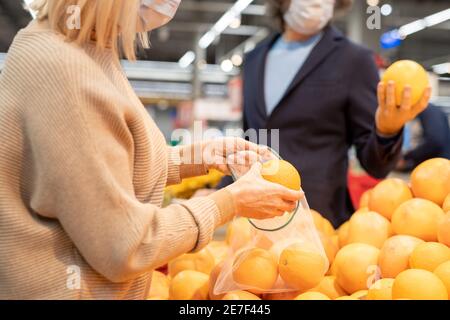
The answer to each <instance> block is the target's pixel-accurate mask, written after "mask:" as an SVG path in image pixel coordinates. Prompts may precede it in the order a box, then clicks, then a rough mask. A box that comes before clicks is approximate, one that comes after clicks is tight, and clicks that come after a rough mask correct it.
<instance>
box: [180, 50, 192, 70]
mask: <svg viewBox="0 0 450 320" xmlns="http://www.w3.org/2000/svg"><path fill="white" fill-rule="evenodd" d="M194 61H195V53H194V51H188V52H186V53H185V55H184V56H183V57H181V59H180V60H179V61H178V65H179V66H180V67H181V68H187V67H189V66H190V65H191V63H192V62H194Z"/></svg>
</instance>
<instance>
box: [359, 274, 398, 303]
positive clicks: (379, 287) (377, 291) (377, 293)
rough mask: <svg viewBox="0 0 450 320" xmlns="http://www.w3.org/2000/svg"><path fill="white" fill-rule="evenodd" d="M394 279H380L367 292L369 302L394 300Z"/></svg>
mask: <svg viewBox="0 0 450 320" xmlns="http://www.w3.org/2000/svg"><path fill="white" fill-rule="evenodd" d="M393 285H394V279H389V278H385V279H380V280H378V281H377V282H375V283H374V284H373V285H372V286H371V287H370V289H369V291H368V292H367V297H366V299H367V300H392V286H393Z"/></svg>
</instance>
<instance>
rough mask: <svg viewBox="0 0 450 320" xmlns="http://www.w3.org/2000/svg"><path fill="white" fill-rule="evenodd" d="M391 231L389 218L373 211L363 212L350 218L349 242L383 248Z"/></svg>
mask: <svg viewBox="0 0 450 320" xmlns="http://www.w3.org/2000/svg"><path fill="white" fill-rule="evenodd" d="M391 233H392V230H391V224H390V223H389V220H388V219H386V218H385V217H383V216H382V215H380V214H378V213H376V212H373V211H369V212H362V213H359V214H356V215H353V216H352V217H351V219H350V220H349V227H348V237H347V244H350V243H367V244H370V245H372V246H374V247H377V248H381V246H382V245H383V243H384V241H386V240H387V238H389V236H390V235H391Z"/></svg>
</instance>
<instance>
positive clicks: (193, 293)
mask: <svg viewBox="0 0 450 320" xmlns="http://www.w3.org/2000/svg"><path fill="white" fill-rule="evenodd" d="M208 291H209V276H208V275H207V274H205V273H202V272H199V271H194V270H184V271H181V272H179V273H178V274H177V275H176V276H175V277H174V278H173V279H172V281H171V283H170V289H169V296H170V300H207V299H208Z"/></svg>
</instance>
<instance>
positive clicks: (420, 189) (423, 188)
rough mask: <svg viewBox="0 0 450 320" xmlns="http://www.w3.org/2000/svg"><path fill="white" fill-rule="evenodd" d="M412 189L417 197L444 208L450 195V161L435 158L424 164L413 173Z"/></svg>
mask: <svg viewBox="0 0 450 320" xmlns="http://www.w3.org/2000/svg"><path fill="white" fill-rule="evenodd" d="M411 188H412V191H413V193H414V196H415V197H418V198H423V199H427V200H430V201H433V202H434V203H436V204H437V205H438V206H440V207H442V205H443V204H444V200H445V197H447V195H448V194H449V193H450V160H447V159H444V158H435V159H430V160H427V161H425V162H422V163H421V164H420V165H418V166H417V167H416V168H415V169H414V170H413V172H412V173H411Z"/></svg>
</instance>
